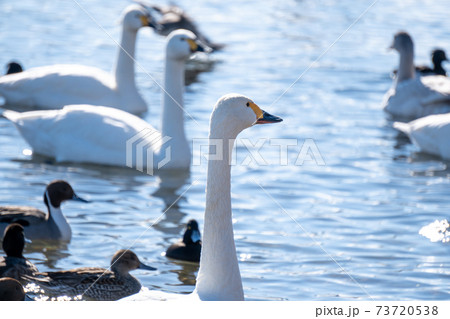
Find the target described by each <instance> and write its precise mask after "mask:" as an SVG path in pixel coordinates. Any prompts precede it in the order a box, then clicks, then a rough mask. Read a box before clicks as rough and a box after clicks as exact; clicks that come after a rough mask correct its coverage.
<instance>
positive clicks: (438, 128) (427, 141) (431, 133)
mask: <svg viewBox="0 0 450 319" xmlns="http://www.w3.org/2000/svg"><path fill="white" fill-rule="evenodd" d="M394 127H395V128H396V129H398V130H399V131H402V132H403V133H405V134H406V135H408V137H409V138H410V139H411V141H412V142H413V143H414V144H415V145H417V146H418V147H419V148H420V150H421V151H423V152H425V153H430V154H434V155H437V156H441V157H442V158H445V159H448V160H450V138H449V137H450V113H448V114H436V115H429V116H426V117H423V118H420V119H417V120H415V121H412V122H410V123H400V122H395V123H394Z"/></svg>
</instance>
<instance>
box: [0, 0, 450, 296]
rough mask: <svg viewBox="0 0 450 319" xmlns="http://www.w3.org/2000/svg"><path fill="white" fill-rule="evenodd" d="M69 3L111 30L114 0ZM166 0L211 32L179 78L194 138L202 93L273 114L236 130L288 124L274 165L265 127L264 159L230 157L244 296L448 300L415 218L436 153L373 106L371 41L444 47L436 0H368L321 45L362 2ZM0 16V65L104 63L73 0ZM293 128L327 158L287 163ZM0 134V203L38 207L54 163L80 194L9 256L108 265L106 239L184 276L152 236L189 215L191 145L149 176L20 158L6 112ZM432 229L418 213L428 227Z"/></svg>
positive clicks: (108, 51) (379, 73) (154, 113)
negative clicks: (203, 52) (110, 0)
mask: <svg viewBox="0 0 450 319" xmlns="http://www.w3.org/2000/svg"><path fill="white" fill-rule="evenodd" d="M78 3H79V4H80V5H81V6H82V7H83V8H85V9H86V10H87V11H88V12H89V13H90V14H91V15H92V17H93V18H94V19H96V21H98V22H99V23H100V24H101V25H102V26H103V27H104V29H105V30H106V31H107V32H108V33H109V34H110V35H111V37H112V38H114V39H118V36H119V32H120V27H119V25H118V24H117V20H118V17H119V14H120V12H121V11H122V9H123V8H124V7H125V6H126V5H127V3H128V2H127V1H116V2H115V3H114V5H111V6H105V4H106V2H105V1H102V0H95V1H79V2H78ZM178 3H179V5H180V6H182V7H184V8H186V9H187V10H188V12H189V13H190V14H191V15H192V16H193V17H195V18H196V19H197V21H198V23H199V25H200V27H201V29H202V30H204V32H205V33H206V34H207V35H208V36H210V37H211V38H212V39H213V40H214V41H217V42H223V43H226V44H227V48H226V50H224V51H222V52H219V53H215V54H214V55H213V56H212V57H211V59H212V60H213V62H215V63H214V67H213V68H212V70H211V71H210V72H207V73H202V74H200V75H199V77H198V82H195V83H193V84H192V85H190V86H189V87H187V89H186V95H185V104H186V109H187V111H188V112H189V114H190V115H192V117H193V119H195V121H194V120H193V119H192V118H190V117H187V120H186V122H187V123H186V127H187V128H188V129H187V134H188V136H189V138H203V137H206V136H207V132H208V118H209V115H210V111H211V108H212V106H213V105H214V103H215V101H216V100H217V99H218V98H219V97H220V96H221V95H223V94H225V93H230V92H238V93H242V94H245V95H247V96H250V97H251V98H253V99H254V100H255V102H256V103H258V104H259V105H260V106H261V107H262V108H263V109H266V110H267V111H269V112H271V113H273V114H276V115H279V116H281V117H282V118H283V119H284V122H283V123H282V124H278V125H272V126H264V127H254V128H251V129H249V130H247V131H245V132H243V133H242V134H241V135H240V137H241V138H248V139H250V140H251V141H252V142H253V143H256V142H257V141H258V139H260V138H282V139H295V140H297V141H298V146H297V147H290V148H289V150H290V151H289V153H288V155H289V156H288V162H289V165H280V164H279V163H278V162H279V158H280V155H279V152H278V150H279V147H277V146H274V145H270V143H269V142H268V141H267V142H265V144H264V146H263V147H262V148H261V149H260V154H261V156H262V157H263V158H264V159H265V160H266V161H267V162H268V165H265V166H261V165H259V166H258V165H256V164H255V163H254V162H252V163H250V165H247V166H245V165H236V166H235V167H233V170H232V200H233V211H234V229H235V239H236V246H237V253H238V258H239V260H240V269H241V274H242V280H243V284H244V291H245V296H246V298H247V299H250V300H370V299H371V298H373V299H378V300H398V299H400V300H410V299H423V300H426V299H438V300H442V299H449V297H450V289H449V286H448V279H449V276H450V268H449V265H450V255H449V254H448V249H449V246H448V243H445V242H446V240H438V241H433V240H430V239H429V238H432V239H433V238H435V237H436V236H432V234H428V235H427V234H425V235H424V236H422V235H421V234H419V232H420V231H421V229H422V228H423V227H425V226H427V225H429V224H432V223H434V222H435V221H436V220H437V221H438V223H441V224H442V223H445V222H444V221H445V220H448V218H449V216H448V211H449V208H450V204H449V203H450V193H449V181H450V180H449V175H450V170H449V168H448V162H444V161H442V160H440V159H439V158H435V157H431V156H428V155H425V154H420V153H417V149H416V148H415V147H414V146H413V145H411V144H410V143H409V142H408V141H407V140H406V139H405V138H404V137H402V136H400V135H399V134H398V133H397V132H396V131H395V130H394V129H392V128H391V122H390V121H389V120H388V119H387V118H386V116H385V114H384V113H383V112H382V110H381V105H380V104H381V100H382V97H383V94H384V92H386V91H387V89H388V88H389V87H390V85H391V79H390V77H389V72H390V71H391V70H392V69H393V68H395V67H396V64H397V59H398V57H397V55H396V54H394V53H390V52H387V50H386V48H387V47H388V46H389V45H390V43H391V41H392V35H393V34H394V33H395V32H396V31H398V30H400V29H405V30H407V31H409V32H410V33H411V34H412V36H413V38H414V41H415V43H416V62H417V63H418V64H428V63H429V52H430V51H431V49H432V48H434V47H443V48H444V49H446V50H447V52H448V51H450V47H449V46H448V42H445V41H446V40H447V39H448V38H449V36H450V31H449V30H450V20H449V19H448V15H449V12H450V11H449V9H448V3H447V1H444V0H440V1H424V0H423V1H421V0H410V1H382V0H380V1H378V3H376V4H375V5H374V6H373V7H372V8H371V9H370V10H369V11H368V12H367V13H366V14H365V15H364V16H363V17H362V18H361V20H359V22H357V23H356V24H355V25H354V26H353V27H352V28H351V29H350V30H349V31H348V32H346V33H345V34H344V35H343V36H342V38H341V39H340V40H339V41H337V42H336V43H335V44H334V45H333V46H332V47H331V48H330V45H331V44H332V43H333V42H334V41H335V40H336V39H337V38H338V37H339V36H340V35H341V33H342V32H344V31H345V30H346V29H347V28H348V27H349V26H350V25H351V24H352V23H353V22H354V21H355V20H356V19H357V18H358V17H359V15H360V14H361V13H362V12H364V11H365V10H366V9H367V8H368V7H369V5H371V4H372V1H357V2H355V1H339V2H336V1H283V2H281V3H280V2H279V1H264V2H261V1H245V2H240V1H235V0H230V1H227V2H223V1H204V0H201V1H187V0H186V1H178ZM0 27H1V30H2V32H1V33H0V43H2V45H1V46H0V65H1V64H6V63H7V62H8V61H9V60H10V59H12V58H14V59H17V60H19V61H21V62H22V63H23V64H24V66H25V68H31V67H33V66H40V65H47V64H53V63H80V64H87V65H96V66H98V67H100V68H103V69H106V70H107V69H110V68H111V66H112V63H113V61H114V58H115V54H116V47H115V44H114V42H113V41H112V39H111V38H109V37H108V36H107V35H105V34H104V32H103V31H102V30H101V29H100V28H99V27H98V26H97V25H96V24H95V23H94V22H92V20H91V19H90V18H89V17H88V16H87V15H86V13H85V12H83V11H82V10H81V9H80V8H79V7H78V5H77V4H76V3H75V2H72V1H65V2H54V1H39V2H38V1H31V0H24V1H20V2H17V1H11V0H5V1H2V3H1V4H0ZM163 48H164V39H163V38H160V37H158V36H156V35H154V34H152V32H151V31H150V30H142V31H140V34H139V38H138V50H137V59H138V61H139V63H140V65H141V66H142V67H143V69H145V70H146V71H148V72H149V73H150V74H152V76H154V78H155V79H156V80H157V81H158V82H161V80H162V75H163V63H162V62H163V58H164V56H163ZM326 50H328V51H327V52H326V54H325V55H323V56H322V57H321V58H320V60H319V61H318V62H317V63H315V64H313V65H312V66H311V63H313V62H314V61H315V60H316V59H317V58H318V57H320V56H321V54H322V53H323V52H325V51H326ZM143 69H140V68H138V70H137V72H138V75H137V82H138V86H139V88H140V90H141V92H142V94H143V95H144V97H145V99H146V100H147V101H148V103H149V105H150V108H151V110H150V112H149V114H147V115H146V116H145V119H146V120H148V121H149V122H150V123H152V124H153V125H155V126H159V118H160V111H161V108H160V103H161V93H160V89H159V87H158V86H157V85H156V84H155V83H154V82H152V80H151V79H149V78H148V76H147V75H146V73H145V72H144V70H143ZM305 70H307V72H305V73H304V75H303V76H302V77H301V78H299V77H300V75H301V74H303V72H304V71H305ZM296 80H298V81H297V82H296V84H295V85H294V86H292V87H291V88H290V89H289V90H288V91H287V92H286V93H285V94H284V95H283V96H282V97H281V98H280V96H281V94H282V93H283V92H284V91H285V90H286V89H287V88H288V87H289V86H290V85H291V84H292V83H293V82H294V81H296ZM278 98H279V99H278ZM274 101H276V103H273V102H274ZM272 103H273V104H272ZM196 122H198V125H197V124H196ZM306 139H312V140H313V141H314V143H315V145H316V146H317V148H318V150H319V151H320V155H321V157H322V159H323V160H324V162H325V165H317V164H316V162H315V161H314V160H311V159H312V158H313V156H312V155H311V153H308V154H309V155H310V157H309V158H306V159H307V160H305V162H304V163H303V165H294V163H295V160H296V157H297V154H298V151H299V150H300V147H301V145H302V144H303V143H304V141H305V140H306ZM0 148H1V150H2V152H1V153H0V205H5V204H29V205H35V206H39V207H41V208H43V204H42V193H43V190H44V188H45V185H46V183H48V182H49V181H51V180H53V179H56V178H62V179H66V180H68V181H70V183H71V184H72V186H73V187H74V189H75V190H76V192H77V193H78V194H79V195H80V196H83V197H86V198H88V199H89V200H92V203H91V204H81V203H66V204H65V205H64V207H63V210H64V213H65V215H66V216H67V218H68V220H69V222H70V224H71V226H72V231H73V238H72V241H71V243H70V244H68V245H61V246H58V245H50V246H49V245H48V243H38V242H36V243H33V244H32V245H28V246H27V247H26V251H25V255H26V256H27V257H28V258H29V259H30V260H31V261H32V262H34V263H35V264H36V265H37V266H38V268H39V269H40V270H42V271H46V270H56V269H57V270H60V269H70V268H75V267H81V266H102V267H106V266H108V264H109V261H110V258H111V256H112V255H113V253H114V252H115V251H116V250H118V249H121V248H127V247H130V246H132V249H133V250H134V251H135V252H136V253H137V254H138V256H140V258H141V259H142V260H143V261H144V262H145V263H147V264H150V265H152V266H155V267H157V268H158V271H157V272H146V271H140V270H138V271H135V272H134V275H135V276H136V277H138V278H139V280H140V281H141V282H142V284H143V285H144V286H146V287H149V288H155V289H162V290H164V291H168V292H178V293H188V292H190V291H192V289H193V285H194V282H195V275H196V271H197V267H196V266H195V265H189V264H183V263H177V262H174V261H170V260H168V259H166V258H165V257H164V256H163V255H162V253H163V252H164V251H165V249H166V248H167V247H168V246H169V245H170V244H171V243H172V242H174V241H176V240H178V238H179V237H180V236H181V233H182V231H183V225H184V224H185V223H186V222H187V221H188V220H189V219H190V218H195V219H197V220H198V221H199V223H200V225H201V227H202V226H203V210H204V200H205V194H204V189H205V179H206V176H205V162H204V161H202V163H201V165H200V166H193V167H192V168H191V171H190V175H189V174H180V173H166V174H164V175H162V176H148V175H145V174H141V173H139V172H136V171H133V170H126V169H115V168H103V167H98V166H81V165H74V166H68V165H54V164H51V163H49V162H48V161H47V160H45V159H33V160H31V157H30V155H27V153H26V152H25V153H24V152H23V151H24V150H26V149H28V146H27V144H26V143H25V142H24V141H23V140H22V138H21V137H20V136H19V134H18V132H17V131H16V129H15V128H14V127H13V125H12V124H10V123H9V122H7V121H6V120H4V119H0ZM237 149H238V156H237V158H238V163H240V161H242V160H243V159H244V158H245V157H246V156H247V155H248V154H249V152H248V150H246V149H245V147H243V146H242V145H240V146H238V148H237ZM253 151H255V150H253ZM195 154H198V151H196V152H195ZM316 155H317V154H316ZM308 159H309V160H308ZM315 159H316V160H318V157H317V156H316V158H315ZM179 196H181V198H180V199H179V201H177V203H176V204H175V205H173V206H171V205H172V203H173V202H174V200H176V199H177V198H178V197H179ZM168 208H169V209H168ZM166 209H168V211H167V213H166V214H164V215H162V213H163V212H164V211H165V210H166ZM151 225H154V226H153V227H151V228H149V229H148V230H147V228H148V227H149V226H151ZM438 229H439V227H431V226H430V227H428V230H431V232H433V231H436V232H438V231H441V232H442V230H438ZM138 235H139V237H137V236H138ZM444 237H445V236H444ZM443 241H444V242H443Z"/></svg>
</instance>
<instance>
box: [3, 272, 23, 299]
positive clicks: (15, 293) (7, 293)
mask: <svg viewBox="0 0 450 319" xmlns="http://www.w3.org/2000/svg"><path fill="white" fill-rule="evenodd" d="M0 301H25V291H24V290H23V287H22V284H21V283H20V282H19V281H18V280H16V279H14V278H9V277H5V278H0Z"/></svg>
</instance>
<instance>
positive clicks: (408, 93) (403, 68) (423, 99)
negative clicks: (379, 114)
mask: <svg viewBox="0 0 450 319" xmlns="http://www.w3.org/2000/svg"><path fill="white" fill-rule="evenodd" d="M391 48H392V49H395V50H397V51H398V52H399V54H400V64H399V68H398V74H397V78H396V79H395V80H394V84H393V87H392V88H391V89H389V91H388V92H387V93H386V95H385V96H384V100H383V107H384V110H385V111H386V112H388V113H390V114H392V115H393V116H395V117H399V118H404V119H416V118H419V117H422V116H426V115H430V114H439V113H447V112H450V79H448V78H446V77H445V76H441V75H434V76H426V77H416V74H415V68H414V44H413V41H412V39H411V37H410V36H409V34H408V33H406V32H399V33H397V34H396V35H395V36H394V42H393V43H392V46H391Z"/></svg>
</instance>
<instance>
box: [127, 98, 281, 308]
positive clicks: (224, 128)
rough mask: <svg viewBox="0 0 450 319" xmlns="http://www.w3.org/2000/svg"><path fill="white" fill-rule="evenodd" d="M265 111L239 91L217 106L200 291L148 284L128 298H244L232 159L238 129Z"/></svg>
mask: <svg viewBox="0 0 450 319" xmlns="http://www.w3.org/2000/svg"><path fill="white" fill-rule="evenodd" d="M264 114H266V115H268V116H270V115H269V114H267V113H264V112H263V111H261V109H259V107H258V106H257V105H256V104H254V103H253V102H252V101H251V100H250V99H249V98H247V97H245V96H242V95H238V94H228V95H225V96H223V97H222V98H221V99H219V101H218V102H217V103H216V106H215V107H214V110H213V112H212V115H211V120H210V131H209V139H210V145H215V146H216V154H220V155H221V156H219V158H215V159H211V158H210V159H209V160H208V173H207V183H206V205H205V206H206V207H205V219H204V228H203V241H202V252H201V257H200V269H199V272H198V275H197V280H196V286H195V289H194V291H193V292H192V293H191V294H190V295H178V294H168V293H164V292H161V291H152V290H149V289H146V288H144V289H142V290H141V291H140V292H139V293H138V294H136V295H133V296H130V297H127V298H125V299H124V300H174V299H177V300H178V299H183V300H244V291H243V288H242V281H241V274H240V271H239V264H238V260H237V257H236V247H235V243H234V233H233V223H232V211H231V193H230V188H231V166H230V161H231V159H232V154H231V153H232V150H233V145H234V141H235V139H236V137H237V135H238V134H239V133H240V132H241V131H242V130H244V129H246V128H248V127H250V126H252V125H253V124H255V123H256V120H257V119H260V118H261V117H262V116H264V117H265V116H266V115H264ZM279 121H281V119H278V120H275V121H274V120H272V121H271V122H279ZM261 123H269V122H261ZM217 141H222V143H219V144H217Z"/></svg>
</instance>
